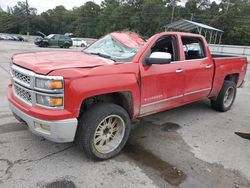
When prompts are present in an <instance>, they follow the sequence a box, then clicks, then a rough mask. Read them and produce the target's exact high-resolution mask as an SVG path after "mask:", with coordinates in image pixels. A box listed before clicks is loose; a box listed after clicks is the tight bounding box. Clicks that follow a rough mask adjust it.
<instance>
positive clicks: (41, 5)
mask: <svg viewBox="0 0 250 188" xmlns="http://www.w3.org/2000/svg"><path fill="white" fill-rule="evenodd" d="M17 1H22V0H0V7H1V8H2V9H3V10H6V9H7V7H8V6H10V7H13V6H15V5H16V4H17ZM23 1H24V0H23ZM87 1H90V0H28V2H29V4H30V6H31V7H34V8H36V9H37V12H38V13H41V12H44V11H46V10H48V9H53V8H55V7H56V6H58V5H63V6H64V7H65V8H66V9H72V8H73V7H79V6H81V5H83V4H84V3H85V2H87ZM92 1H93V2H95V3H97V4H100V3H101V1H102V0H92ZM186 1H187V0H182V1H181V4H184V3H185V2H186ZM211 1H212V0H211ZM215 1H216V2H219V1H220V0H215Z"/></svg>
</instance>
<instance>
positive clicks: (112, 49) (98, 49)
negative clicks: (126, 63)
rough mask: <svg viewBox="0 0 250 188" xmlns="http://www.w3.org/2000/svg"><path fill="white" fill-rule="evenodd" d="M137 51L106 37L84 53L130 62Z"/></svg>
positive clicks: (108, 36) (109, 36) (110, 37)
mask: <svg viewBox="0 0 250 188" xmlns="http://www.w3.org/2000/svg"><path fill="white" fill-rule="evenodd" d="M138 50H139V49H138V48H129V47H127V46H125V45H123V44H122V43H120V42H119V41H117V40H116V39H114V38H113V37H112V36H111V35H107V36H105V37H103V38H102V39H100V40H98V41H97V42H95V43H94V44H92V45H91V46H89V47H88V48H86V49H85V50H84V52H85V53H88V54H96V55H100V56H101V55H102V56H103V57H105V56H107V57H110V59H114V60H130V59H132V58H133V57H134V56H135V54H136V53H137V52H138Z"/></svg>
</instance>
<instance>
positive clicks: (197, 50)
mask: <svg viewBox="0 0 250 188" xmlns="http://www.w3.org/2000/svg"><path fill="white" fill-rule="evenodd" d="M181 39H182V44H183V50H184V53H185V59H186V60H192V59H202V58H204V57H206V53H205V48H204V44H203V42H202V40H201V39H200V38H198V37H182V38H181Z"/></svg>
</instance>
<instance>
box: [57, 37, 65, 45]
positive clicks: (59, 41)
mask: <svg viewBox="0 0 250 188" xmlns="http://www.w3.org/2000/svg"><path fill="white" fill-rule="evenodd" d="M65 40H66V39H65V36H63V35H59V37H58V46H60V47H63V46H64V43H65Z"/></svg>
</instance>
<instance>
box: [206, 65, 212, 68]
mask: <svg viewBox="0 0 250 188" xmlns="http://www.w3.org/2000/svg"><path fill="white" fill-rule="evenodd" d="M212 66H213V65H206V66H205V67H206V68H207V69H209V68H211V67H212Z"/></svg>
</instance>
